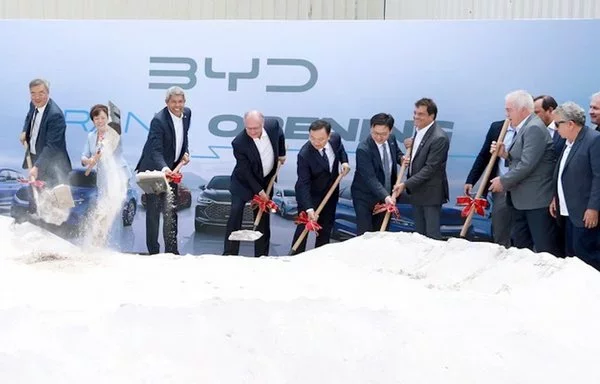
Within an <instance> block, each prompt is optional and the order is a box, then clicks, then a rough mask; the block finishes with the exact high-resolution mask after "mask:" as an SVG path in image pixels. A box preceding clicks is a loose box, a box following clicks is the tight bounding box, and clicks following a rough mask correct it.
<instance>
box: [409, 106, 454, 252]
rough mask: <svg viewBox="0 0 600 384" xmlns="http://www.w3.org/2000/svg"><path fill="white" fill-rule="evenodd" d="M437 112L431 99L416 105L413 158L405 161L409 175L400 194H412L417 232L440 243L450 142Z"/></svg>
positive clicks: (445, 200) (446, 197)
mask: <svg viewBox="0 0 600 384" xmlns="http://www.w3.org/2000/svg"><path fill="white" fill-rule="evenodd" d="M437 113H438V109H437V105H436V104H435V102H434V101H433V100H431V99H428V98H422V99H419V100H417V102H416V103H415V110H414V114H413V118H414V122H415V134H414V136H413V139H412V142H411V146H412V150H411V157H410V159H409V158H406V159H405V160H404V161H405V163H406V165H407V167H408V173H407V178H406V181H404V182H403V183H400V185H399V193H402V192H403V191H404V190H406V191H407V193H408V195H409V198H410V202H411V204H412V206H413V215H414V219H415V227H416V230H417V232H418V233H420V234H421V235H424V236H427V237H430V238H432V239H438V240H439V239H441V238H442V234H441V231H440V214H441V211H442V205H443V204H444V203H446V202H447V201H448V198H449V192H448V177H447V175H446V162H447V161H448V150H449V148H450V139H449V138H448V135H447V134H446V132H444V130H443V129H442V128H440V127H438V126H437V124H436V123H435V119H436V118H437Z"/></svg>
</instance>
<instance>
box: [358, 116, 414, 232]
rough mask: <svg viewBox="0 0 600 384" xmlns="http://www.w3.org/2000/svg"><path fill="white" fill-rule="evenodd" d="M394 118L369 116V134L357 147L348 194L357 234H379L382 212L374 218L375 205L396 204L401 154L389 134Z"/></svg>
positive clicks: (390, 133) (394, 139)
mask: <svg viewBox="0 0 600 384" xmlns="http://www.w3.org/2000/svg"><path fill="white" fill-rule="evenodd" d="M393 127H394V118H393V117H392V116H391V115H389V114H387V113H378V114H376V115H374V116H373V117H371V135H370V136H369V137H367V138H366V139H365V140H363V141H362V142H361V143H360V144H358V147H357V148H356V171H355V172H354V179H353V180H352V185H351V187H350V191H351V193H352V203H353V205H354V211H355V213H356V235H357V236H360V235H362V234H363V233H365V232H371V231H379V229H380V228H381V225H382V223H383V219H384V217H385V213H378V214H376V215H373V208H375V205H376V204H377V203H382V202H385V203H386V204H396V198H395V197H393V196H392V192H393V191H394V190H396V189H397V186H396V179H397V177H398V171H397V169H398V166H397V165H398V164H399V163H400V162H401V161H402V155H403V154H402V152H401V151H400V148H398V142H397V141H396V136H394V135H393V134H392V128H393Z"/></svg>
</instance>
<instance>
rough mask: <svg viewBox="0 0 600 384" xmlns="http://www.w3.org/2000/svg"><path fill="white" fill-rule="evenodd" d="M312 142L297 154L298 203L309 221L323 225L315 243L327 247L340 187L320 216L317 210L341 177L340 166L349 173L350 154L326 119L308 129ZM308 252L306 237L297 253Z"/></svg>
mask: <svg viewBox="0 0 600 384" xmlns="http://www.w3.org/2000/svg"><path fill="white" fill-rule="evenodd" d="M308 134H309V141H308V142H307V143H305V144H304V145H303V146H302V148H301V149H300V152H298V160H297V172H298V180H297V181H296V186H295V190H296V201H297V203H298V212H306V214H307V216H308V219H309V220H311V221H315V222H317V223H318V224H319V225H320V226H321V230H319V232H318V235H317V238H316V240H315V248H317V247H320V246H322V245H325V244H328V243H329V239H330V236H331V230H332V229H333V221H334V219H335V208H336V205H337V202H338V199H339V186H338V187H337V188H336V189H335V190H334V192H333V194H332V195H331V197H330V198H329V200H327V203H326V204H325V206H324V207H323V210H322V211H321V213H320V214H319V215H317V214H316V213H315V210H316V209H317V207H318V206H319V205H320V204H321V202H322V201H323V198H324V197H325V195H326V194H327V192H328V191H329V188H331V186H332V185H333V182H334V181H335V180H336V179H337V177H338V176H339V167H340V165H341V166H342V172H343V173H344V174H347V173H348V172H349V171H350V165H349V164H348V155H347V154H346V150H345V149H344V144H343V143H342V138H341V137H340V135H339V134H337V133H335V132H331V124H330V123H329V122H327V121H325V120H316V121H313V122H312V124H311V125H310V127H309V128H308ZM304 227H305V226H304V225H298V226H297V227H296V232H295V233H294V238H293V240H292V245H293V244H295V243H296V240H297V239H298V238H299V237H300V235H301V234H302V232H303V231H304ZM305 249H306V237H305V238H304V240H303V241H302V242H301V243H300V246H299V247H298V249H297V250H296V253H300V252H304V250H305Z"/></svg>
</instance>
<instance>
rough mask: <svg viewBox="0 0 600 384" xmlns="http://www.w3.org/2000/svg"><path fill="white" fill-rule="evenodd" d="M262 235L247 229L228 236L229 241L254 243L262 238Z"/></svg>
mask: <svg viewBox="0 0 600 384" xmlns="http://www.w3.org/2000/svg"><path fill="white" fill-rule="evenodd" d="M262 235H263V234H262V233H261V232H259V231H251V230H249V229H242V230H240V231H234V232H231V234H230V235H229V238H228V239H229V240H230V241H256V240H258V239H260V238H261V237H262Z"/></svg>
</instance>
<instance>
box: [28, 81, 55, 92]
mask: <svg viewBox="0 0 600 384" xmlns="http://www.w3.org/2000/svg"><path fill="white" fill-rule="evenodd" d="M39 85H43V86H44V88H46V92H50V83H49V82H48V80H44V79H33V80H31V81H30V82H29V89H31V88H33V87H37V86H39Z"/></svg>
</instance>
